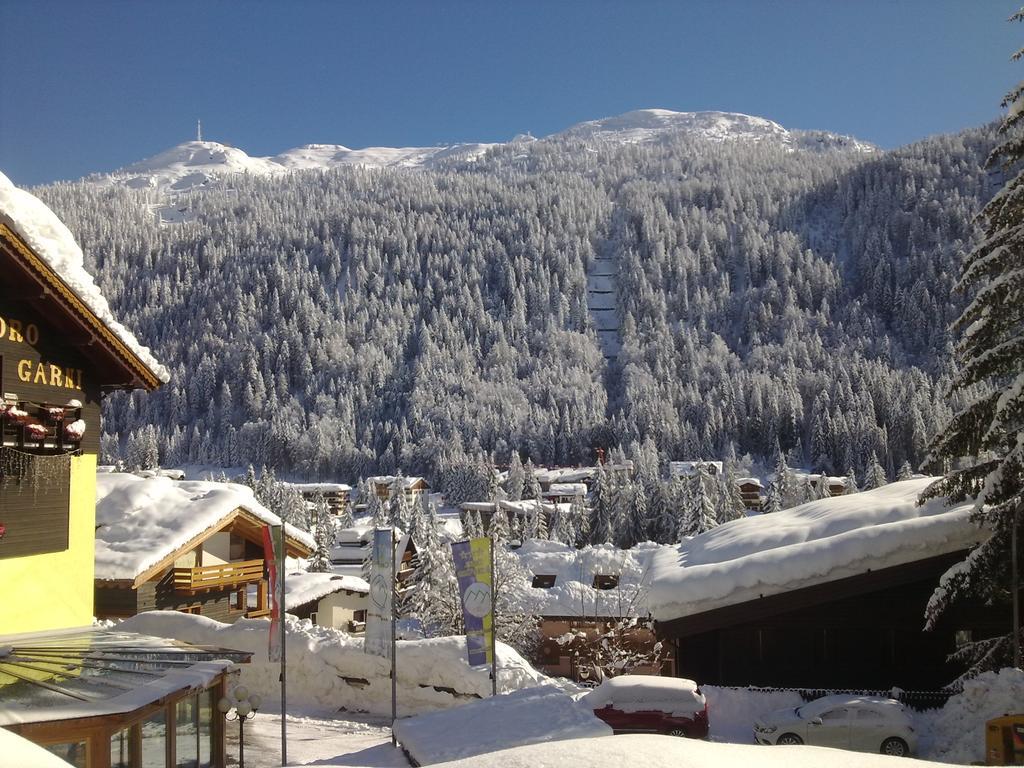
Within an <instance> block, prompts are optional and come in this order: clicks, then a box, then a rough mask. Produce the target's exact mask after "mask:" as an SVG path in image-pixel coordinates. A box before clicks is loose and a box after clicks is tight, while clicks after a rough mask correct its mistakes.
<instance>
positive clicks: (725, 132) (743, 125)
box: [551, 109, 878, 153]
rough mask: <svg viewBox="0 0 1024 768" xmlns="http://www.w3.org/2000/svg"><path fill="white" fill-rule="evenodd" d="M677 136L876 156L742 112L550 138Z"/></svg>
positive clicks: (647, 112)
mask: <svg viewBox="0 0 1024 768" xmlns="http://www.w3.org/2000/svg"><path fill="white" fill-rule="evenodd" d="M678 134H686V135H688V136H694V137H697V138H701V139H705V140H708V141H753V142H761V141H777V142H779V143H781V144H782V145H783V146H786V147H789V148H791V149H805V150H811V151H819V152H822V151H850V152H863V153H872V152H877V151H878V148H877V147H875V146H874V145H872V144H868V143H866V142H863V141H859V140H858V139H855V138H853V137H852V136H841V135H839V134H835V133H829V132H828V131H799V130H793V131H790V130H787V129H786V128H783V127H782V126H781V125H779V124H778V123H776V122H774V121H773V120H768V119H767V118H764V117H754V116H752V115H744V114H741V113H739V112H673V111H672V110H668V109H637V110H634V111H632V112H626V113H624V114H621V115H616V116H614V117H606V118H602V119H601V120H588V121H586V122H583V123H578V124H577V125H574V126H572V127H571V128H569V129H567V130H565V131H562V132H561V133H557V134H554V136H552V137H551V138H558V137H565V138H573V139H582V140H584V141H601V142H608V143H623V144H635V143H641V142H648V141H657V140H661V139H663V138H665V137H667V136H671V135H678Z"/></svg>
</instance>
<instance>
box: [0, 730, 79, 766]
mask: <svg viewBox="0 0 1024 768" xmlns="http://www.w3.org/2000/svg"><path fill="white" fill-rule="evenodd" d="M69 765H70V763H68V762H65V761H64V760H61V759H60V758H59V757H57V756H56V755H55V754H53V753H52V752H50V751H48V750H46V749H43V748H42V747H40V746H37V745H36V744H33V743H32V742H31V741H29V740H28V739H24V738H22V737H21V736H18V735H17V734H16V733H13V732H12V731H8V730H7V729H6V728H0V768H25V767H26V766H32V768H68V766H69Z"/></svg>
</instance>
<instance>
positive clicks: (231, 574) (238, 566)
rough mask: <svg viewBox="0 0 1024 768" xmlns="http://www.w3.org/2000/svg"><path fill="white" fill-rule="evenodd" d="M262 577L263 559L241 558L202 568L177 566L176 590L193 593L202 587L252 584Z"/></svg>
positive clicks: (217, 587) (211, 587)
mask: <svg viewBox="0 0 1024 768" xmlns="http://www.w3.org/2000/svg"><path fill="white" fill-rule="evenodd" d="M262 578H263V561H262V560H240V561H238V562H234V563H220V564H218V565H204V566H202V567H201V568H175V569H174V591H175V592H186V593H192V592H198V591H199V590H201V589H220V588H222V587H230V586H232V585H234V584H250V583H252V582H254V581H259V580H260V579H262Z"/></svg>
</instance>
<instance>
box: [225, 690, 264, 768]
mask: <svg viewBox="0 0 1024 768" xmlns="http://www.w3.org/2000/svg"><path fill="white" fill-rule="evenodd" d="M262 703H263V699H262V698H261V697H260V695H259V694H258V693H249V689H248V688H246V687H245V686H244V685H237V686H235V688H234V690H232V691H231V693H230V694H229V695H228V696H223V697H221V699H220V701H218V702H217V709H218V711H219V712H220V713H221V714H222V715H224V719H225V720H226V721H228V722H232V721H234V720H237V721H238V768H245V721H246V720H252V719H253V718H254V717H256V710H258V709H259V708H260V704H262ZM232 711H233V712H234V717H232V716H231V713H232Z"/></svg>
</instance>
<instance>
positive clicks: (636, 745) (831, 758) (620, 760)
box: [437, 734, 948, 768]
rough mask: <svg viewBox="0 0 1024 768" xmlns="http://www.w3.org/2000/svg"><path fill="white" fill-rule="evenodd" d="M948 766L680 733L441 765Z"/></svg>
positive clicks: (576, 742) (575, 742)
mask: <svg viewBox="0 0 1024 768" xmlns="http://www.w3.org/2000/svg"><path fill="white" fill-rule="evenodd" d="M554 766H557V768H623V766H631V767H632V766H637V767H638V768H640V767H642V768H750V766H757V768H824V766H828V768H948V766H947V765H946V764H944V763H933V762H928V761H925V760H915V759H912V758H909V757H888V756H885V755H874V754H867V753H864V752H845V751H843V750H839V749H827V748H825V747H809V746H805V745H801V746H797V747H763V746H757V745H753V744H714V743H709V742H706V741H699V740H697V739H683V738H678V737H674V736H656V735H639V734H636V735H623V736H615V737H613V738H610V739H609V738H600V739H595V738H587V739H570V740H568V741H555V742H551V743H549V744H531V745H529V746H525V747H516V748H514V749H506V750H502V751H500V752H492V753H491V754H487V755H477V756H475V757H471V758H468V759H465V760H456V761H453V762H450V763H441V764H439V765H438V767H437V768H553V767H554Z"/></svg>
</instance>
